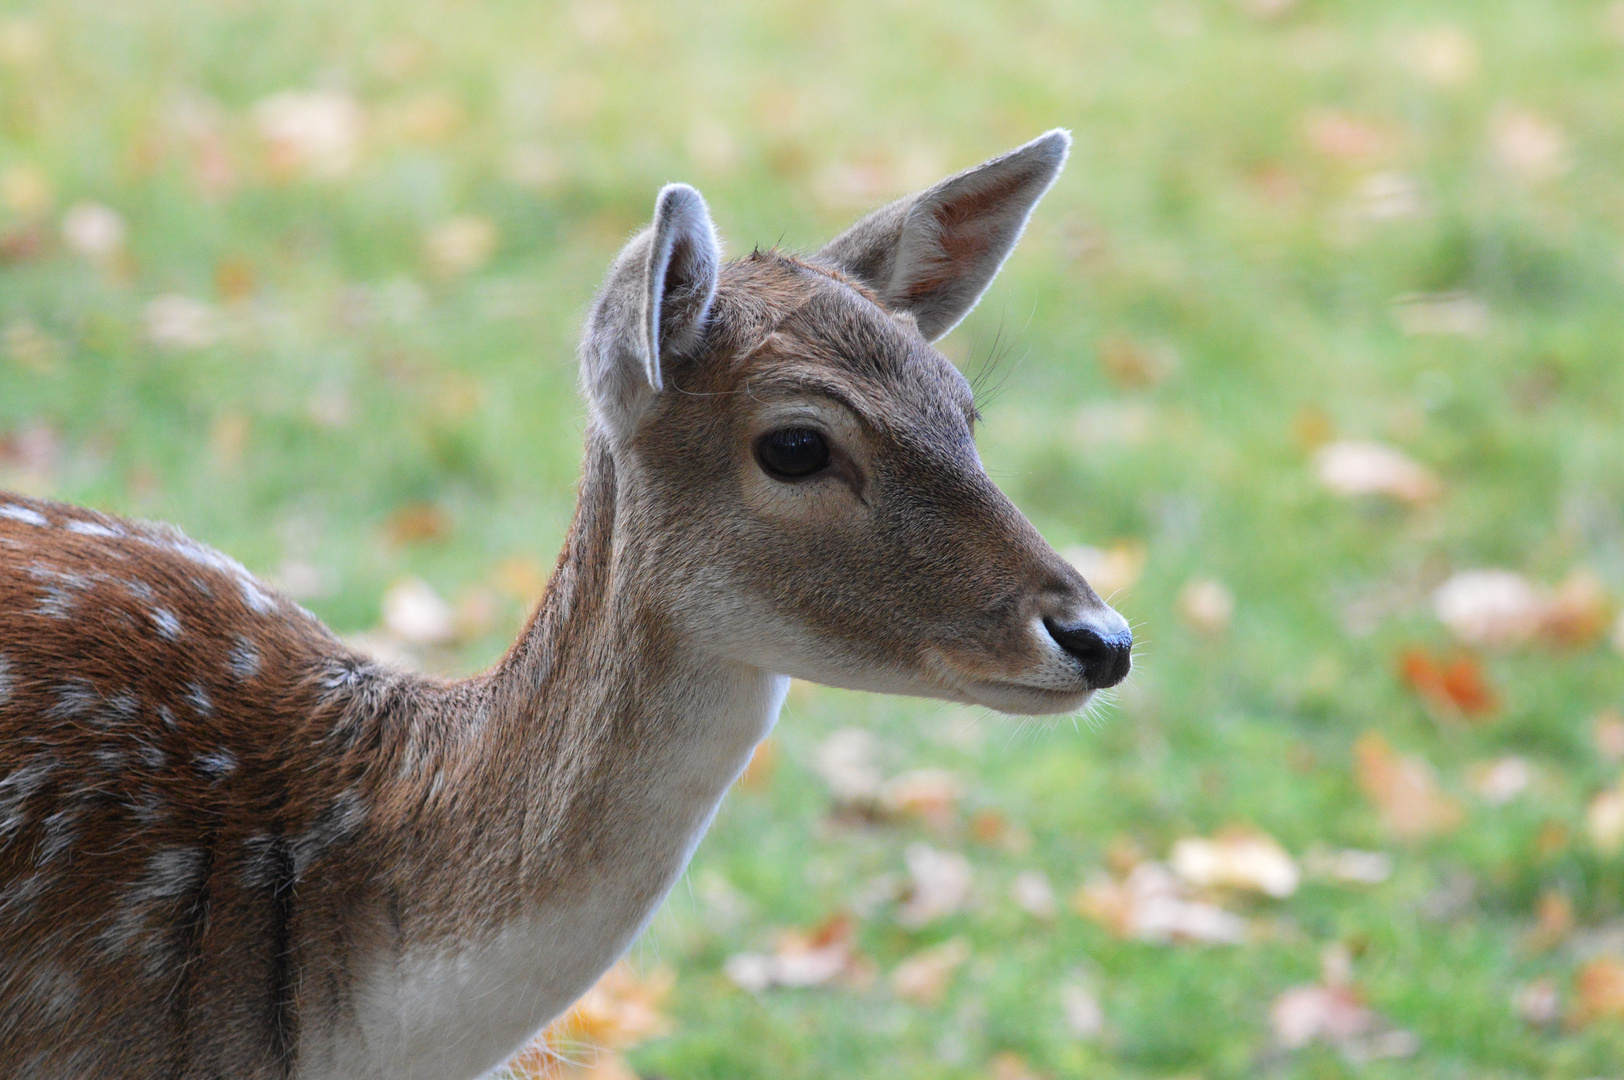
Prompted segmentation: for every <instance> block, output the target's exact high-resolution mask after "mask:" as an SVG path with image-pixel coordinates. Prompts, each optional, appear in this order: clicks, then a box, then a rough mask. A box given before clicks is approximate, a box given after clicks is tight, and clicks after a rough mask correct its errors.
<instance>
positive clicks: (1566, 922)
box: [1526, 889, 1573, 952]
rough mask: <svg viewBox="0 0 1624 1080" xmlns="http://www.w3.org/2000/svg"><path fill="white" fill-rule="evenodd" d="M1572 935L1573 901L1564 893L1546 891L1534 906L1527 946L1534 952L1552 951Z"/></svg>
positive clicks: (1552, 890) (1553, 890)
mask: <svg viewBox="0 0 1624 1080" xmlns="http://www.w3.org/2000/svg"><path fill="white" fill-rule="evenodd" d="M1571 933H1573V901H1572V900H1569V899H1568V898H1567V895H1566V894H1565V893H1560V892H1557V891H1556V890H1555V889H1547V890H1546V891H1545V892H1542V893H1540V894H1539V900H1537V901H1536V902H1535V904H1534V928H1533V929H1532V930H1531V931H1529V933H1528V938H1527V942H1526V943H1527V945H1528V947H1529V948H1530V949H1532V950H1534V951H1535V952H1545V951H1546V950H1548V949H1554V948H1556V947H1557V946H1558V945H1560V944H1562V942H1564V941H1566V940H1567V938H1568V935H1569V934H1571Z"/></svg>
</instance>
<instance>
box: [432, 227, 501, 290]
mask: <svg viewBox="0 0 1624 1080" xmlns="http://www.w3.org/2000/svg"><path fill="white" fill-rule="evenodd" d="M496 241H497V234H496V225H495V224H494V223H493V222H491V221H490V220H489V219H488V218H483V217H478V216H476V215H472V214H468V215H464V216H462V217H455V218H452V219H451V220H449V221H445V222H442V223H440V224H439V225H437V226H435V227H434V228H433V229H431V230H429V234H428V236H426V237H425V238H424V240H423V250H424V253H425V254H426V255H427V257H428V261H429V266H430V267H431V268H433V269H434V271H435V272H436V273H438V274H440V275H441V276H443V277H456V276H458V275H461V274H467V273H470V272H472V271H474V270H477V269H479V268H480V267H481V266H484V265H485V263H486V262H488V261H489V260H490V257H491V256H492V255H493V254H494V253H495V252H496Z"/></svg>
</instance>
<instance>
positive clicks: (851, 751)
mask: <svg viewBox="0 0 1624 1080" xmlns="http://www.w3.org/2000/svg"><path fill="white" fill-rule="evenodd" d="M877 752H878V747H877V746H876V744H875V741H874V736H873V735H870V734H869V733H868V732H866V731H864V730H863V729H861V728H841V729H840V730H839V731H836V732H835V733H834V734H832V735H830V736H829V737H828V738H827V739H825V740H824V741H823V745H821V746H819V747H818V754H817V759H816V760H815V761H814V763H813V768H814V769H815V770H816V771H817V773H818V775H819V776H821V777H823V781H824V783H826V784H828V785H829V793H830V794H831V795H833V796H834V798H835V801H836V802H838V803H841V804H843V805H847V806H858V807H870V808H871V807H873V806H874V805H875V804H876V803H877V802H878V801H879V797H880V788H881V787H882V786H883V785H884V783H885V776H884V774H883V773H881V772H880V768H879V766H878V765H876V764H874V755H875V754H876V753H877Z"/></svg>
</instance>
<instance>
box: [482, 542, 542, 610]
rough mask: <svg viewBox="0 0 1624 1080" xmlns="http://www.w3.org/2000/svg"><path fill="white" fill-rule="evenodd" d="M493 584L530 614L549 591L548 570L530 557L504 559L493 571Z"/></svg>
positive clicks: (520, 556)
mask: <svg viewBox="0 0 1624 1080" xmlns="http://www.w3.org/2000/svg"><path fill="white" fill-rule="evenodd" d="M491 584H493V585H495V586H496V588H497V589H498V590H499V591H501V592H502V593H505V594H506V595H507V596H509V597H511V598H512V599H513V600H515V601H516V602H517V603H518V604H519V606H520V607H522V608H524V609H525V612H526V613H527V614H528V612H529V611H530V609H531V608H533V607H535V606H536V604H538V603H540V602H541V597H542V594H544V593H545V592H546V591H547V568H546V567H544V566H543V565H542V564H541V563H539V562H537V561H536V560H535V559H533V558H530V557H528V556H523V555H519V556H514V557H513V558H509V559H503V560H502V561H501V562H499V563H497V564H496V566H495V568H494V569H493V570H492V571H491Z"/></svg>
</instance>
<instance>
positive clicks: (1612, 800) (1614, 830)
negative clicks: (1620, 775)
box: [1585, 787, 1624, 855]
mask: <svg viewBox="0 0 1624 1080" xmlns="http://www.w3.org/2000/svg"><path fill="white" fill-rule="evenodd" d="M1585 830H1586V831H1587V832H1588V833H1589V834H1590V842H1591V843H1592V844H1595V845H1596V850H1597V851H1600V852H1601V853H1602V854H1604V855H1614V854H1617V853H1618V851H1619V850H1620V849H1621V848H1624V788H1621V787H1610V788H1608V789H1607V790H1606V791H1603V792H1602V793H1601V794H1599V795H1597V796H1596V797H1595V798H1593V799H1591V800H1590V806H1589V807H1588V808H1587V809H1586V810H1585Z"/></svg>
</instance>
